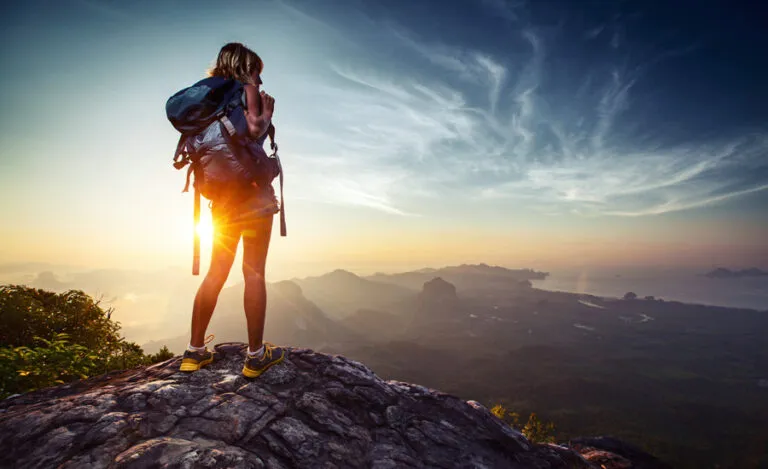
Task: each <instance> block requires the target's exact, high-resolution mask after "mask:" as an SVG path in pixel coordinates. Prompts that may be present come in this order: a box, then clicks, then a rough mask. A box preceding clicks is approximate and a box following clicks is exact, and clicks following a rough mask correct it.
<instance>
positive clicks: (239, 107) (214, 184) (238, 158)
mask: <svg viewBox="0 0 768 469" xmlns="http://www.w3.org/2000/svg"><path fill="white" fill-rule="evenodd" d="M244 106H245V93H244V88H243V84H242V83H241V82H239V81H237V80H231V79H226V78H223V77H209V78H205V79H203V80H200V81H199V82H197V83H195V84H194V85H192V86H190V87H188V88H184V89H183V90H181V91H179V92H177V93H176V94H174V95H173V96H171V97H170V98H169V99H168V101H167V102H166V105H165V111H166V115H167V117H168V120H169V121H170V122H171V125H173V127H174V128H175V129H176V130H178V131H179V132H180V133H181V136H180V137H179V143H178V144H177V145H176V152H175V154H174V156H173V166H174V167H175V168H176V169H182V168H184V167H185V166H187V165H189V168H188V170H187V180H186V184H185V186H184V190H183V192H188V191H189V183H190V177H191V176H192V175H193V174H194V177H195V178H194V189H195V208H194V218H195V225H197V224H198V222H199V219H200V195H201V194H202V195H203V196H204V197H205V198H206V199H208V200H210V201H212V202H214V203H215V202H216V201H219V200H222V201H223V200H233V199H237V197H238V196H240V195H241V194H245V193H246V191H247V190H248V189H249V188H250V187H251V184H252V183H253V182H255V183H257V184H258V185H260V186H262V187H263V186H265V185H267V184H271V183H272V181H273V180H274V179H275V177H277V176H280V235H281V236H286V231H287V230H286V225H285V201H284V199H283V171H282V166H281V165H280V158H279V157H278V156H277V144H276V143H275V139H274V136H275V127H274V126H273V125H271V124H270V126H269V129H268V130H267V132H265V133H264V135H262V136H261V137H260V138H259V139H256V140H254V139H252V138H251V137H250V135H249V133H248V125H247V122H246V120H245V108H244ZM267 136H269V138H270V147H271V148H272V151H273V152H272V154H271V155H267V153H266V152H265V151H264V147H263V144H264V141H265V139H266V138H267ZM199 258H200V248H199V239H198V237H197V236H196V237H195V246H194V261H193V268H192V271H193V274H195V275H197V274H198V271H199Z"/></svg>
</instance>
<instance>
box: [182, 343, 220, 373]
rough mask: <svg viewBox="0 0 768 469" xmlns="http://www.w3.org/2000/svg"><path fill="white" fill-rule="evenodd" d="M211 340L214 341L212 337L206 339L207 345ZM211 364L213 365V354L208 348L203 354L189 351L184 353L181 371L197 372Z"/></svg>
mask: <svg viewBox="0 0 768 469" xmlns="http://www.w3.org/2000/svg"><path fill="white" fill-rule="evenodd" d="M211 340H213V336H212V335H210V336H208V337H206V340H205V343H206V344H207V343H208V342H210V341H211ZM211 363H213V352H212V351H211V350H208V348H207V347H206V349H205V350H203V351H202V352H198V351H197V350H189V349H187V350H185V351H184V356H182V357H181V366H180V367H179V371H197V370H199V369H200V368H202V367H204V366H205V365H209V364H211Z"/></svg>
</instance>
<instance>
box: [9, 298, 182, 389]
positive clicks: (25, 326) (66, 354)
mask: <svg viewBox="0 0 768 469" xmlns="http://www.w3.org/2000/svg"><path fill="white" fill-rule="evenodd" d="M111 313H112V310H111V309H107V310H105V309H103V308H102V307H101V306H100V305H99V302H98V301H94V299H93V298H91V297H90V296H88V295H86V294H85V293H83V292H82V291H78V290H70V291H68V292H65V293H58V294H57V293H53V292H49V291H45V290H41V289H35V288H29V287H25V286H20V285H2V286H0V344H2V347H0V398H4V397H7V396H8V395H11V394H15V393H21V392H28V391H32V390H35V389H39V388H42V387H47V386H53V385H56V384H63V383H67V382H70V381H74V380H77V379H84V378H87V377H89V376H94V375H97V374H100V373H106V372H108V371H113V370H121V369H126V368H133V367H136V366H139V365H146V364H150V363H156V362H158V361H164V360H167V359H169V358H172V357H173V354H172V353H171V352H170V351H169V350H168V348H167V347H163V349H162V350H160V352H158V353H157V354H154V355H145V354H144V351H143V350H142V349H141V347H140V346H139V345H137V344H136V343H133V342H128V341H126V340H125V339H124V338H123V337H120V334H119V333H120V324H119V323H118V322H115V321H112V319H111V317H110V316H111Z"/></svg>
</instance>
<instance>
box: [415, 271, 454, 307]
mask: <svg viewBox="0 0 768 469" xmlns="http://www.w3.org/2000/svg"><path fill="white" fill-rule="evenodd" d="M420 297H421V300H422V301H425V302H433V303H442V302H451V301H456V287H455V286H454V285H453V284H452V283H450V282H446V281H445V280H443V279H442V278H440V277H435V278H433V279H432V280H430V281H429V282H426V283H424V287H423V288H422V290H421V294H420Z"/></svg>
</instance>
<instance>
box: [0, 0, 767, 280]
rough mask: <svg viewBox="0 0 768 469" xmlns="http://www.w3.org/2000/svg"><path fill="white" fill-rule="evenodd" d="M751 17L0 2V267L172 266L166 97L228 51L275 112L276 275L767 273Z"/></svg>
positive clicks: (761, 107) (569, 6) (439, 7)
mask: <svg viewBox="0 0 768 469" xmlns="http://www.w3.org/2000/svg"><path fill="white" fill-rule="evenodd" d="M754 5H755V2H713V1H707V2H692V1H684V2H681V1H678V2H640V1H635V2H632V1H623V2H622V1H616V2H609V1H605V2H576V1H573V2H566V1H563V2H555V1H547V2H527V3H526V2H521V1H503V0H485V1H470V0H466V1H447V2H441V3H439V4H438V3H434V2H406V1H387V2H373V1H352V0H349V1H347V0H344V1H335V2H312V1H251V2H226V4H224V3H217V2H194V1H193V2H168V1H157V2H149V1H146V2H141V1H139V2H108V1H104V2H97V1H95V0H78V1H69V2H67V1H61V2H41V1H30V2H25V3H23V4H16V5H12V6H5V7H3V9H4V11H3V15H2V20H0V21H2V23H3V24H2V30H3V33H2V34H3V42H2V44H3V45H2V46H1V47H2V49H1V54H2V57H1V58H2V62H3V64H4V70H5V79H4V86H3V87H2V88H1V89H0V100H2V103H3V112H2V114H0V142H2V145H1V146H0V148H2V150H1V151H0V214H1V215H2V219H3V223H2V225H3V226H2V228H0V240H2V241H3V242H2V245H0V262H23V261H43V262H54V263H70V264H82V265H84V266H97V265H98V266H113V265H129V264H130V265H131V266H134V267H143V266H148V265H171V264H173V265H177V264H187V262H188V257H189V250H190V243H191V229H190V222H191V204H192V201H191V196H189V195H188V194H185V195H181V194H180V193H179V191H180V189H181V187H182V185H183V175H182V174H181V173H180V172H176V171H175V170H173V169H172V167H171V165H170V160H171V157H172V152H173V148H174V145H175V142H176V139H177V134H175V131H174V130H173V128H172V127H171V126H170V124H169V123H168V122H167V120H166V119H165V115H164V111H163V109H164V103H165V100H166V99H167V98H168V96H170V95H171V94H173V93H174V92H175V91H176V90H178V89H180V88H182V87H185V86H188V85H189V84H191V83H192V82H194V81H196V80H197V79H199V78H200V77H201V76H202V75H203V73H204V71H205V69H206V68H207V67H208V66H210V65H211V62H212V61H213V59H214V58H215V56H216V53H217V52H218V49H219V47H221V45H223V44H224V43H226V42H228V41H241V42H244V43H246V44H247V45H249V46H250V47H251V48H253V49H254V50H256V51H257V53H259V54H260V55H261V56H262V58H263V59H264V62H265V65H266V66H265V70H264V74H263V79H264V89H265V90H267V91H268V92H269V93H271V94H273V95H274V96H275V97H276V114H275V123H276V125H277V127H278V140H279V142H280V144H281V145H280V148H281V156H282V158H283V164H284V168H285V172H286V206H287V215H288V223H289V236H288V238H279V237H277V236H276V235H275V237H274V238H273V247H272V248H271V249H272V252H273V253H274V254H270V255H271V256H274V258H275V262H276V263H278V264H279V265H282V266H283V267H284V268H285V271H284V272H285V274H286V275H287V273H288V272H291V273H303V272H309V271H310V270H312V269H316V270H317V269H319V270H325V269H327V270H331V269H333V268H336V267H351V268H354V267H359V268H365V269H370V270H386V268H388V267H392V268H396V267H400V266H406V265H409V266H410V265H413V266H416V265H419V264H420V266H424V265H438V266H439V265H444V264H449V263H454V262H488V263H499V264H504V265H509V266H520V267H543V268H551V266H556V265H566V264H585V263H589V262H593V263H598V264H600V263H610V262H624V263H646V264H649V263H664V262H675V263H685V264H702V265H710V264H721V265H723V264H725V265H729V266H734V267H739V266H742V265H743V266H751V265H757V266H762V267H768V246H766V244H767V243H766V241H765V240H766V239H768V215H767V214H766V213H767V212H768V211H766V210H765V207H768V190H767V189H768V162H767V161H766V158H765V156H766V150H767V149H768V110H767V109H768V106H767V105H768V85H766V83H768V67H765V66H764V64H763V65H761V59H760V56H759V54H760V51H764V50H766V47H767V46H768V36H767V33H766V32H763V31H761V30H760V28H759V27H758V26H759V25H758V21H759V18H760V16H761V15H760V12H757V11H754V9H755V8H757V7H755V6H754ZM763 8H764V7H763ZM763 13H765V12H764V11H763ZM763 17H765V16H764V15H763ZM287 266H293V267H290V268H289V267H287ZM302 269H304V270H302ZM281 272H282V271H281Z"/></svg>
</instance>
